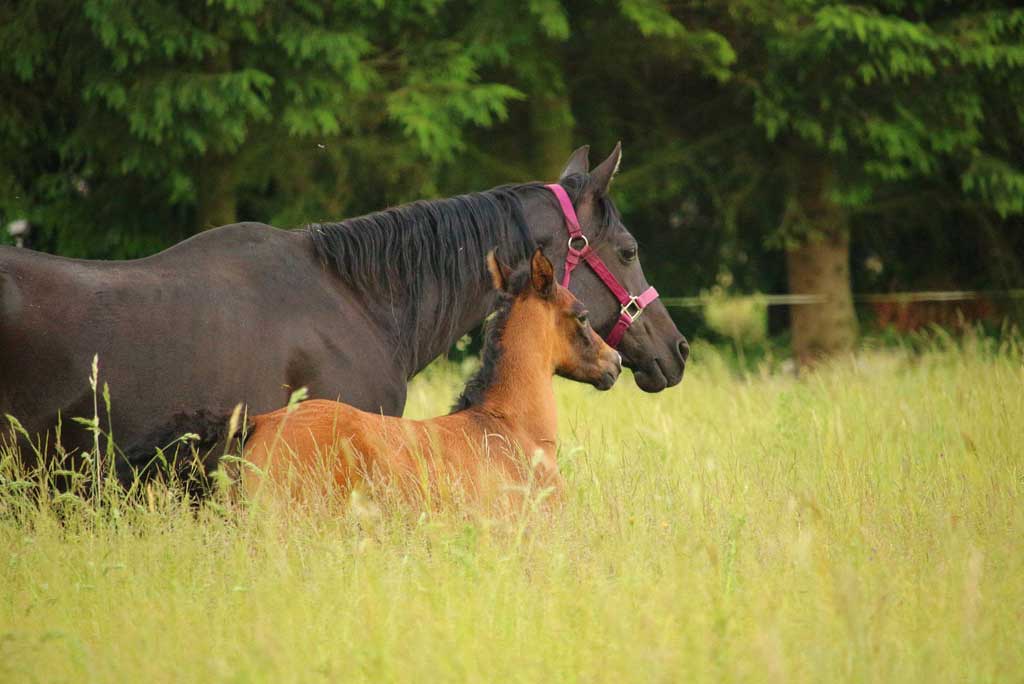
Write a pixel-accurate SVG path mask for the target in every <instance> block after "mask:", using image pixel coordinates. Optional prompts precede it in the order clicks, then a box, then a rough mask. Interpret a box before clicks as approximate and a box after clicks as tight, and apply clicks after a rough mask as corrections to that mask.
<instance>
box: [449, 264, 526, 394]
mask: <svg viewBox="0 0 1024 684" xmlns="http://www.w3.org/2000/svg"><path fill="white" fill-rule="evenodd" d="M529 282H530V273H529V271H526V270H523V269H520V270H519V271H516V272H515V273H514V274H513V275H512V280H511V282H510V283H509V285H508V291H506V292H499V293H498V298H497V299H496V300H495V302H494V308H493V309H492V310H491V312H492V313H491V316H489V317H488V319H487V322H486V323H485V324H484V346H483V349H482V350H481V352H480V368H478V369H477V371H476V373H474V374H473V376H472V377H471V378H470V379H469V381H468V382H467V383H466V386H465V387H464V388H463V390H462V394H460V395H459V398H458V399H456V400H455V403H454V404H453V405H452V408H451V412H452V413H456V412H458V411H463V410H465V409H468V408H470V407H472V406H477V405H479V404H480V403H481V402H483V400H484V392H486V391H487V388H488V387H490V386H491V385H493V384H494V379H495V375H494V374H495V371H496V370H497V368H498V362H499V361H500V360H501V355H502V353H503V352H504V351H505V350H504V347H503V346H502V344H501V342H502V339H503V338H504V337H505V328H506V324H507V323H508V316H509V312H511V311H512V304H513V303H514V302H515V300H516V297H517V296H519V293H521V292H522V291H523V290H524V289H525V288H526V287H527V286H528V285H529Z"/></svg>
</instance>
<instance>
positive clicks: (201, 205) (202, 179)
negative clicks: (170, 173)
mask: <svg viewBox="0 0 1024 684" xmlns="http://www.w3.org/2000/svg"><path fill="white" fill-rule="evenodd" d="M197 180H198V183H199V188H198V193H197V194H198V206H197V208H196V223H197V227H198V229H199V230H201V231H202V230H209V229H210V228H216V227H217V226H223V225H225V224H228V223H234V222H235V221H237V220H238V218H237V207H236V200H235V177H234V169H233V168H232V164H231V160H230V159H228V158H226V157H220V156H215V155H207V156H206V157H205V158H204V159H203V161H202V162H201V166H200V168H199V174H198V179H197Z"/></svg>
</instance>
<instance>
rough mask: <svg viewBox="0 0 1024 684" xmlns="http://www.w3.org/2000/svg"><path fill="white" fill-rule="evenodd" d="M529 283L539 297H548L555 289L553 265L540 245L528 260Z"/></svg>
mask: <svg viewBox="0 0 1024 684" xmlns="http://www.w3.org/2000/svg"><path fill="white" fill-rule="evenodd" d="M530 283H531V284H532V285H533V289H534V290H535V291H536V292H537V294H539V295H540V296H541V297H550V296H551V295H552V294H553V293H554V291H555V267H554V266H552V265H551V262H550V261H549V260H548V258H547V257H546V256H544V252H542V251H541V249H540V247H538V248H537V251H536V252H534V253H533V258H532V259H531V260H530Z"/></svg>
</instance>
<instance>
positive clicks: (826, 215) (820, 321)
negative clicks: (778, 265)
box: [786, 165, 857, 365]
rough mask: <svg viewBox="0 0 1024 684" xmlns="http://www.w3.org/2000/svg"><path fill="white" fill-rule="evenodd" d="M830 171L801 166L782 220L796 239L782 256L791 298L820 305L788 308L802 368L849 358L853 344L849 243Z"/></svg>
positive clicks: (844, 218) (854, 322)
mask: <svg viewBox="0 0 1024 684" xmlns="http://www.w3.org/2000/svg"><path fill="white" fill-rule="evenodd" d="M831 191H832V173H831V170H830V169H828V168H827V167H826V168H822V167H821V166H816V165H804V166H803V167H802V169H801V176H800V178H799V180H798V182H797V184H796V188H795V193H794V196H793V197H792V198H791V199H792V202H791V208H792V210H791V212H790V214H794V213H795V214H796V216H792V215H790V216H789V217H787V223H789V224H790V225H791V226H792V225H794V224H797V223H798V224H800V226H799V227H800V230H799V231H798V232H799V234H800V237H798V239H797V243H796V245H795V246H791V247H790V248H789V249H788V250H787V252H786V271H787V276H788V279H789V291H790V293H791V294H798V295H816V296H820V297H822V298H823V301H822V302H821V303H814V304H794V305H792V306H791V307H790V320H791V328H792V333H793V353H794V355H795V356H796V358H797V361H798V363H799V364H801V365H810V364H813V363H814V362H815V361H818V360H820V359H822V358H824V357H827V356H832V355H835V354H840V353H843V352H849V351H852V350H853V347H854V344H855V343H856V341H857V314H856V313H855V312H854V309H853V292H852V290H851V285H850V237H849V231H848V223H847V216H846V212H845V210H844V209H843V208H842V207H840V206H839V205H838V204H837V203H836V202H835V200H834V199H833V198H832V196H831Z"/></svg>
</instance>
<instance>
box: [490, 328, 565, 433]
mask: <svg viewBox="0 0 1024 684" xmlns="http://www.w3.org/2000/svg"><path fill="white" fill-rule="evenodd" d="M513 326H515V322H514V321H511V320H510V321H509V327H510V328H511V327H513ZM538 342H539V343H538ZM501 343H502V347H503V351H502V353H501V357H500V358H499V359H498V362H497V365H496V367H495V372H494V381H493V382H492V383H491V385H490V386H489V387H488V388H487V389H486V390H485V391H484V393H483V401H482V402H481V403H480V405H479V406H478V408H479V409H480V410H481V411H483V412H485V413H487V414H489V415H491V416H495V417H496V418H497V419H498V420H500V421H502V422H504V423H505V424H506V426H507V428H508V429H509V431H511V432H517V433H521V434H524V435H525V436H527V437H529V439H531V440H533V441H534V442H537V443H550V444H552V445H553V444H554V441H555V438H556V437H557V436H558V410H557V407H556V403H555V390H554V386H553V375H554V366H553V364H552V361H551V356H550V350H549V348H548V345H546V344H544V342H543V335H534V334H532V333H531V334H522V333H520V334H514V335H510V334H509V333H508V329H506V334H505V336H504V339H502V341H501Z"/></svg>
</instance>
